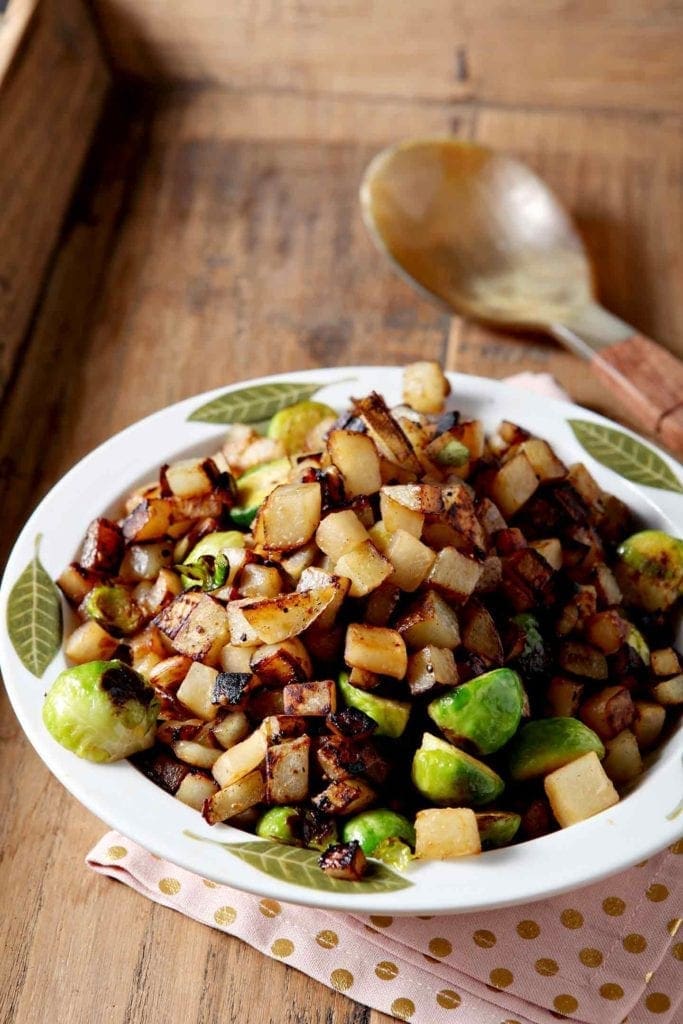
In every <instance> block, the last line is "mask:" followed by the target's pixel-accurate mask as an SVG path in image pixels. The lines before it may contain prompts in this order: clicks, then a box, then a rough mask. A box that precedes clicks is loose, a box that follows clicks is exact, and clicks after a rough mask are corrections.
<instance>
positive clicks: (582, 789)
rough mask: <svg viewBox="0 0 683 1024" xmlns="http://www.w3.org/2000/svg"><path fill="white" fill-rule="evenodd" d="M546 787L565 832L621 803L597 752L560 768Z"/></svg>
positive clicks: (552, 806) (552, 773)
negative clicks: (568, 827) (579, 822)
mask: <svg viewBox="0 0 683 1024" xmlns="http://www.w3.org/2000/svg"><path fill="white" fill-rule="evenodd" d="M543 785H544V788H545V792H546V795H547V797H548V800H549V801H550V806H551V808H552V812H553V814H554V815H555V818H556V819H557V821H558V823H559V824H560V826H561V827H562V828H567V826H568V825H575V824H576V822H578V821H584V819H586V818H591V817H592V816H593V815H594V814H598V813H599V812H600V811H604V810H607V808H608V807H613V806H614V804H616V803H618V802H619V794H618V793H617V791H616V789H615V788H614V786H613V784H612V781H611V779H609V778H608V777H607V774H606V772H605V770H604V768H603V767H602V765H601V764H600V761H599V760H598V755H597V754H596V753H595V751H591V753H590V754H584V755H583V756H582V757H577V758H576V760H575V761H570V763H569V764H566V765H564V766H563V767H562V768H557V769H556V770H555V771H554V772H551V773H550V775H547V776H546V777H545V779H544V782H543Z"/></svg>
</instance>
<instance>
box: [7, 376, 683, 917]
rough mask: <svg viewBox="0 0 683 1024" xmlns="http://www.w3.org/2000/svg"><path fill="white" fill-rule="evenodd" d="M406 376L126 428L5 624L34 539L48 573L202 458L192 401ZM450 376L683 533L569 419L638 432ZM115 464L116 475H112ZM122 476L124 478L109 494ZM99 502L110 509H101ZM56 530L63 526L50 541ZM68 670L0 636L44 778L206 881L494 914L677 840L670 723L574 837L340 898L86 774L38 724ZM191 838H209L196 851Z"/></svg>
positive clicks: (23, 542) (92, 463) (416, 872)
mask: <svg viewBox="0 0 683 1024" xmlns="http://www.w3.org/2000/svg"><path fill="white" fill-rule="evenodd" d="M401 373H402V367H398V366H338V367H326V368H320V369H315V370H299V371H291V372H288V373H285V374H273V375H267V376H262V377H257V378H252V379H250V380H248V381H239V382H235V383H234V384H231V385H227V386H223V387H217V388H214V389H211V390H210V391H207V392H204V393H203V394H200V395H194V396H191V397H189V398H186V399H183V400H181V401H179V402H176V403H173V404H172V405H169V406H166V407H165V408H163V409H160V410H159V411H157V412H155V413H152V414H151V415H149V416H147V417H145V418H144V419H141V420H139V421H137V422H136V423H133V424H132V425H130V426H128V427H126V428H125V429H124V430H122V431H120V432H118V433H117V434H115V435H114V436H113V437H111V438H109V439H108V440H107V441H105V442H103V443H102V444H101V445H99V446H98V447H97V448H95V449H94V450H93V451H92V452H90V453H89V454H88V455H86V456H85V457H84V458H83V459H81V460H80V461H79V462H78V463H77V464H76V465H75V466H73V467H72V469H70V470H69V471H68V472H67V473H66V474H65V475H64V476H63V477H62V478H61V480H59V481H58V482H57V483H56V484H55V486H54V487H53V488H52V489H51V490H50V491H49V492H48V494H47V495H46V496H45V498H43V500H42V501H41V502H40V504H39V505H38V507H37V508H36V509H35V511H34V512H33V514H32V515H31V516H30V518H29V520H28V521H27V523H26V525H25V526H24V528H23V530H22V531H21V533H20V535H19V537H18V538H17V540H16V542H15V545H14V547H13V550H12V553H11V554H10V557H9V559H8V562H7V566H6V570H5V573H4V577H3V581H2V586H1V587H0V615H2V616H3V621H6V616H7V601H8V597H9V594H10V591H11V589H12V586H13V585H14V583H15V582H16V580H17V578H18V576H19V574H20V573H21V571H22V570H23V569H24V567H25V565H26V564H27V563H28V561H29V560H30V558H31V557H32V556H33V552H34V546H35V538H36V536H38V535H43V544H44V550H46V551H47V554H46V556H45V558H44V564H45V563H47V566H46V567H47V568H48V571H49V572H50V575H52V576H54V575H55V574H56V573H58V572H59V571H61V568H63V566H64V565H66V564H67V563H68V562H69V561H70V560H71V559H72V558H73V554H74V552H75V551H76V550H77V547H78V539H80V538H82V535H83V532H84V530H85V526H86V525H87V522H89V521H90V519H91V518H94V515H102V514H106V510H107V509H108V508H110V507H112V506H115V505H116V504H117V503H120V500H121V498H122V496H123V495H125V494H126V493H127V492H128V491H129V490H130V488H131V487H133V486H135V485H136V484H137V483H138V482H140V480H142V479H144V478H145V477H149V476H150V475H151V474H153V473H154V472H156V470H157V469H158V466H159V464H160V462H161V461H164V460H166V459H167V458H180V457H183V454H184V453H186V452H188V451H190V450H193V449H196V450H197V452H200V451H202V450H206V447H207V446H208V445H210V444H211V442H212V441H215V440H218V439H219V438H220V437H221V436H222V435H223V434H224V433H225V430H226V425H225V424H209V423H205V422H198V421H194V420H189V419H188V418H187V417H188V416H189V415H190V414H191V413H192V412H193V411H196V409H197V408H198V407H199V406H201V405H204V404H205V403H208V402H210V401H213V400H214V399H216V398H218V397H219V396H222V395H225V394H232V393H235V392H238V391H241V390H242V389H243V388H245V387H252V386H257V385H262V384H273V383H276V384H279V383H292V382H306V383H311V384H313V383H319V384H320V391H321V392H324V393H323V394H316V398H319V399H320V400H322V401H326V402H327V403H328V404H331V405H332V406H340V405H344V404H345V403H346V402H347V401H348V398H349V395H350V394H351V393H354V392H355V393H365V392H366V391H367V390H368V389H369V387H375V388H376V389H377V390H379V391H386V390H387V389H389V390H390V391H391V390H393V392H394V393H396V392H398V394H399V395H400V376H401ZM448 377H449V380H450V382H451V386H452V389H453V392H454V394H455V395H457V396H458V397H459V398H460V399H461V404H462V405H464V406H466V407H467V406H473V405H474V406H476V407H477V408H476V411H475V412H473V413H472V414H473V415H477V416H481V417H482V418H484V420H485V421H486V420H487V418H488V419H489V424H487V426H490V421H491V420H496V421H497V420H499V419H500V418H501V415H504V413H503V412H502V409H501V408H500V407H501V406H504V407H505V406H506V407H507V408H508V412H509V409H510V407H513V408H514V409H515V410H516V411H517V410H518V415H517V420H518V421H521V423H522V425H524V424H525V420H526V422H527V424H529V425H531V424H532V423H536V422H538V421H541V422H543V423H545V421H546V420H547V421H548V423H549V424H550V427H549V428H545V427H538V426H535V427H534V429H535V430H538V431H539V433H540V436H545V437H547V439H548V440H549V441H550V442H551V443H552V444H553V445H554V446H556V445H558V444H560V445H561V453H562V451H564V450H566V449H569V450H570V451H572V452H573V453H576V452H577V451H578V452H579V455H580V458H581V459H582V461H585V462H586V464H587V466H588V468H589V469H590V470H591V472H593V473H594V474H595V475H596V477H597V478H598V480H600V481H602V482H603V484H604V485H605V486H606V487H608V489H611V490H614V491H616V492H617V493H621V495H624V494H625V495H626V500H627V501H628V502H629V503H630V504H631V505H635V506H636V510H637V511H638V512H640V513H641V515H642V514H643V513H642V510H643V509H645V515H646V517H647V518H648V519H654V520H655V521H659V523H660V525H664V526H665V527H666V528H669V529H671V528H672V527H673V529H674V530H675V531H677V532H679V533H680V534H681V535H683V496H681V495H678V494H674V493H673V492H668V491H661V490H654V489H653V488H651V487H645V486H643V485H635V484H632V483H630V482H629V481H625V480H624V479H623V478H621V477H619V476H618V475H617V474H616V473H614V471H613V470H611V469H607V468H605V466H603V465H600V464H599V463H597V462H595V460H594V459H593V458H592V456H590V455H589V454H588V453H586V452H585V451H584V452H582V451H581V449H580V448H579V446H578V442H577V441H576V438H575V437H574V435H573V434H572V432H571V428H570V427H569V426H568V420H569V419H571V418H575V417H576V416H577V414H578V415H579V416H580V418H581V419H582V420H583V421H588V422H592V423H597V424H602V425H604V426H607V427H610V428H613V429H617V430H619V431H620V432H622V433H623V434H626V435H627V436H630V437H634V438H636V439H638V440H640V439H639V438H638V435H637V434H635V433H634V432H632V431H630V430H628V428H625V427H622V426H621V425H618V424H615V423H613V422H612V421H610V420H608V419H606V418H605V417H603V416H600V415H599V414H597V413H594V412H592V411H590V410H587V409H583V408H581V407H579V406H577V405H574V404H573V403H571V402H565V401H559V400H557V399H551V398H545V397H542V398H540V397H539V396H537V395H534V394H533V393H532V392H531V391H528V390H524V389H522V388H516V387H513V386H511V385H509V384H506V383H504V382H501V381H494V380H490V379H488V378H482V377H475V376H470V375H464V374H453V373H449V374H448ZM367 381H369V382H370V383H367ZM351 385H353V386H351ZM543 430H546V431H548V430H549V433H547V432H546V433H543V432H542V431H543ZM643 443H646V444H647V446H648V447H650V448H651V449H652V450H653V451H656V452H657V454H658V455H659V456H660V457H661V458H662V459H663V460H664V461H665V462H666V464H667V465H668V466H669V468H670V469H671V470H673V471H674V472H675V473H679V472H680V467H679V466H678V464H677V463H676V462H675V460H674V459H672V458H671V457H670V456H668V455H667V454H666V453H664V452H661V451H660V450H658V449H657V448H656V446H655V445H654V444H652V443H651V442H649V441H646V442H643ZM159 444H161V447H158V445H159ZM152 451H154V453H155V458H154V459H152V458H151V455H152ZM157 452H159V453H160V455H161V459H160V458H159V455H158V454H156V453H157ZM121 466H123V467H125V472H124V473H123V475H121V476H118V475H117V474H118V472H119V471H120V468H121ZM125 474H132V475H125ZM119 479H120V480H121V481H122V483H120V484H119V483H116V486H115V482H116V481H118V480H119ZM93 489H94V490H96V492H97V496H95V495H93V493H92V492H93ZM100 494H102V495H103V497H105V496H106V500H102V501H99V495H100ZM74 503H76V504H77V506H78V509H81V508H83V509H89V511H87V512H86V511H83V514H82V515H81V514H80V512H79V511H74V512H73V515H72V517H71V520H69V519H68V517H67V523H68V525H67V526H66V527H64V526H62V525H61V524H62V523H63V522H64V519H65V517H64V512H65V511H66V510H67V509H73V506H74ZM93 509H96V511H95V512H94V515H93ZM60 510H61V513H60ZM72 520H73V521H72ZM54 523H60V527H59V531H58V532H59V536H58V537H56V538H55V536H54V534H55V531H54ZM50 531H52V532H50ZM67 540H68V543H67ZM59 541H62V543H61V544H60V543H59ZM41 557H42V555H41ZM64 664H65V662H64V658H63V653H62V652H61V651H60V652H59V654H58V655H57V656H56V658H55V660H54V661H53V662H52V663H51V665H50V666H49V669H48V670H47V672H46V673H45V675H44V676H43V679H41V680H38V679H36V678H35V677H34V676H32V675H31V674H30V673H29V672H28V670H27V669H25V668H24V666H23V665H22V664H21V662H20V661H19V659H18V657H17V655H16V652H15V651H14V649H13V647H12V645H11V643H10V640H9V637H8V634H7V631H6V630H3V631H2V632H1V633H0V667H1V668H2V672H3V676H4V679H5V685H6V688H7V691H8V695H9V697H10V702H11V704H12V706H13V709H14V711H15V714H16V715H17V718H18V719H19V722H20V724H21V725H22V728H23V729H24V732H25V733H26V735H27V737H28V739H29V741H30V742H31V744H32V746H33V747H34V749H35V750H36V752H37V753H38V755H39V756H40V757H41V759H42V760H43V761H44V762H45V764H46V765H47V767H48V768H49V769H50V771H51V772H52V773H53V774H54V775H55V776H56V777H57V778H58V779H59V780H60V781H61V782H62V784H63V785H64V786H65V787H66V788H67V789H68V790H69V792H71V794H72V795H73V796H75V797H76V799H78V800H79V802H81V803H82V804H83V805H84V806H85V807H86V808H87V809H88V810H90V811H91V812H92V813H94V814H95V815H97V816H98V817H99V818H100V819H101V820H102V821H104V822H106V824H107V825H109V826H110V827H112V828H114V829H116V830H117V831H118V832H120V833H122V834H124V835H126V836H127V837H128V838H129V839H131V840H133V841H134V842H137V843H139V844H140V845H141V846H143V847H144V848H145V849H147V850H149V851H150V852H151V853H154V854H155V855H156V856H159V857H162V858H164V859H166V860H169V861H171V862H172V863H173V864H176V865H178V866H180V867H182V868H186V869H187V870H190V871H193V872H196V873H198V874H200V875H202V876H203V877H205V878H207V879H210V880H212V881H215V882H218V883H221V884H224V885H229V886H233V887H235V888H238V889H243V890H245V891H247V892H250V893H253V894H255V895H258V896H264V897H271V898H276V899H279V900H282V901H285V902H291V903H297V904H301V905H308V906H314V907H321V908H325V909H328V910H345V911H352V912H356V913H391V914H392V915H401V914H418V913H424V914H445V913H449V914H452V913H459V912H463V913H467V912H472V911H476V910H491V909H495V908H499V907H504V906H510V905H514V904H520V903H528V902H532V901H534V900H539V899H544V898H547V897H549V896H553V895H557V894H559V893H561V892H566V891H569V890H571V889H575V888H579V887H582V886H585V885H589V884H592V883H594V882H596V881H598V880H600V879H601V878H604V877H606V876H608V875H611V874H614V873H615V872H617V871H620V870H623V869H625V868H627V867H629V866H631V865H632V864H635V863H637V862H640V861H642V860H644V859H646V858H647V857H649V856H650V855H652V854H653V853H655V852H657V851H658V850H661V849H663V848H664V847H666V846H667V845H669V844H671V843H673V842H675V841H676V840H677V839H679V838H680V837H681V835H683V813H681V811H682V809H683V801H680V795H681V792H683V786H682V785H681V782H682V781H683V730H682V729H680V728H679V730H678V731H677V733H676V734H674V735H673V736H672V737H670V738H669V740H668V741H667V744H666V746H665V748H664V750H663V752H662V754H661V756H660V757H659V758H658V759H657V761H656V763H654V764H653V765H652V766H651V767H649V768H648V771H647V773H646V776H645V777H644V778H643V780H642V782H641V783H640V784H639V785H638V786H637V787H636V789H635V790H634V791H633V792H632V793H630V794H628V796H626V797H624V798H623V799H622V800H621V801H620V803H619V804H617V805H616V806H615V807H614V808H611V809H610V810H608V811H606V812H603V813H602V814H600V815H598V816H596V817H594V818H591V819H588V820H587V821H584V822H581V823H579V824H578V825H574V826H572V828H570V829H567V830H561V831H559V832H555V833H552V834H551V835H549V836H544V837H542V838H541V839H537V840H533V841H532V842H528V843H524V844H520V845H519V846H513V847H509V848H507V849H502V850H494V851H489V852H487V853H486V854H485V856H483V857H479V858H475V857H468V858H463V859H462V860H459V861H450V862H423V863H421V864H419V865H414V866H411V869H410V870H409V872H408V873H407V875H406V876H405V878H406V880H407V881H408V883H409V887H407V888H402V889H400V890H396V891H391V892H367V891H358V892H356V891H355V890H354V892H353V893H352V894H349V893H346V892H328V891H324V890H319V889H312V888H307V887H303V886H302V885H297V884H293V883H292V882H289V881H283V880H281V879H279V878H276V877H274V876H272V875H270V874H265V873H263V872H262V871H260V870H258V869H257V868H256V867H253V866H252V865H251V864H248V863H245V862H244V861H243V860H240V859H238V858H237V857H235V856H229V855H227V854H226V852H225V850H224V849H222V848H221V846H220V845H214V844H215V842H216V839H217V832H216V830H219V834H220V842H223V841H224V842H226V843H236V842H239V841H244V840H245V839H247V840H251V839H254V840H255V839H256V837H251V836H248V835H246V834H245V833H243V832H239V831H238V830H237V829H234V828H233V827H231V826H226V825H219V826H214V827H213V829H211V827H210V826H208V825H206V823H205V822H204V821H203V820H202V818H201V816H200V815H199V814H198V813H197V812H196V811H194V810H192V809H191V808H189V807H186V806H185V805H183V804H181V803H180V801H177V800H175V799H174V798H173V797H171V796H170V795H168V794H166V793H165V792H164V791H163V790H160V789H159V788H158V787H157V786H156V785H155V784H154V783H152V782H150V781H149V780H148V779H146V778H145V777H144V776H142V775H141V773H139V772H138V771H137V770H136V769H135V768H134V767H133V766H132V765H130V764H129V763H128V762H119V763H116V764H113V765H104V766H103V765H94V764H92V763H90V762H87V761H81V760H79V759H77V758H76V757H74V756H73V755H72V754H70V753H69V752H68V751H65V750H64V749H63V748H62V747H61V746H59V745H58V744H57V743H56V742H55V741H54V740H53V739H52V737H51V736H50V735H49V734H48V733H47V731H46V730H45V728H44V726H43V725H42V720H41V718H40V707H41V706H42V693H43V691H44V689H45V687H46V685H47V684H48V683H49V681H50V680H51V679H53V678H54V677H55V675H56V674H57V671H59V670H60V669H61V667H63V666H64ZM645 794H647V795H648V796H649V797H650V799H649V800H648V799H646V798H645ZM159 796H161V799H159ZM164 801H168V803H165V802H164ZM187 832H190V833H193V834H194V835H195V836H197V837H199V838H201V839H203V840H204V842H197V841H196V839H195V838H191V837H190V836H189V835H187V834H186V833H187ZM283 849H287V848H286V847H285V848H283ZM489 869H490V870H489ZM444 894H445V895H444Z"/></svg>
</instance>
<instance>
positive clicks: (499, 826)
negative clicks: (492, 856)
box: [476, 811, 522, 850]
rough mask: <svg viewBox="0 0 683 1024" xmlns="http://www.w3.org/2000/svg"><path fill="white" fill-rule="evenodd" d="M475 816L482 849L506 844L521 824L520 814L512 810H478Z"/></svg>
mask: <svg viewBox="0 0 683 1024" xmlns="http://www.w3.org/2000/svg"><path fill="white" fill-rule="evenodd" d="M476 817H477V826H478V828H479V837H480V839H481V846H482V849H483V850H491V849H495V848H496V847H498V846H508V845H509V843H511V842H512V840H513V839H514V838H515V836H516V835H517V832H518V830H519V826H520V825H521V824H522V819H521V817H520V815H519V814H514V813H513V812H512V811H478V812H477V816H476Z"/></svg>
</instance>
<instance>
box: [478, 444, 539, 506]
mask: <svg viewBox="0 0 683 1024" xmlns="http://www.w3.org/2000/svg"><path fill="white" fill-rule="evenodd" d="M538 482H539V481H538V477H537V476H536V473H535V472H534V469H533V466H532V465H531V463H530V462H529V459H528V458H527V456H526V455H525V454H524V452H520V453H519V454H518V455H514V456H513V457H512V458H511V459H510V461H509V462H506V463H505V464H504V465H503V466H502V467H501V468H500V469H499V470H498V472H497V473H496V475H495V476H494V478H493V480H492V482H491V488H490V494H491V497H492V498H493V500H494V501H495V503H496V505H497V506H498V508H499V509H500V511H501V512H502V513H503V515H504V516H506V517H508V518H509V517H510V516H513V515H514V514H515V512H517V511H518V510H519V509H520V508H521V507H522V505H523V504H524V503H525V502H526V501H528V500H529V498H530V497H531V495H532V494H534V493H535V492H536V490H537V489H538Z"/></svg>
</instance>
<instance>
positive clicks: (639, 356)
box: [591, 334, 683, 458]
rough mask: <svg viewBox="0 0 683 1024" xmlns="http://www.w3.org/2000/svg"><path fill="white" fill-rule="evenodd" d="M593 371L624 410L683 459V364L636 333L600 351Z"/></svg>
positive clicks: (594, 360) (659, 346)
mask: <svg viewBox="0 0 683 1024" xmlns="http://www.w3.org/2000/svg"><path fill="white" fill-rule="evenodd" d="M591 367H592V369H593V372H594V373H595V374H596V375H597V376H598V377H599V378H600V380H602V381H603V382H604V383H605V385H606V386H607V387H608V388H609V389H610V390H611V391H612V392H613V393H614V394H615V395H617V397H618V398H620V399H621V401H622V402H623V403H624V409H625V410H626V411H627V412H628V414H629V415H631V416H633V417H634V418H635V419H637V420H638V421H639V422H640V423H642V425H643V427H644V428H645V429H646V430H648V431H649V432H650V433H651V434H654V435H655V436H656V437H657V438H658V439H659V440H660V441H661V443H662V444H663V445H665V446H666V447H667V448H669V449H670V450H671V451H672V452H674V454H675V455H677V456H678V457H679V458H681V457H683V362H681V361H680V359H677V358H676V356H674V355H672V354H671V352H668V351H667V350H666V349H665V348H662V346H661V345H658V344H657V343H656V342H654V341H651V340H650V339H649V338H645V337H643V335H642V334H633V335H632V336H631V337H630V338H626V340H625V341H618V342H616V344H614V345H608V346H607V347H606V348H602V349H600V351H599V352H596V354H595V356H594V357H593V359H592V360H591Z"/></svg>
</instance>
